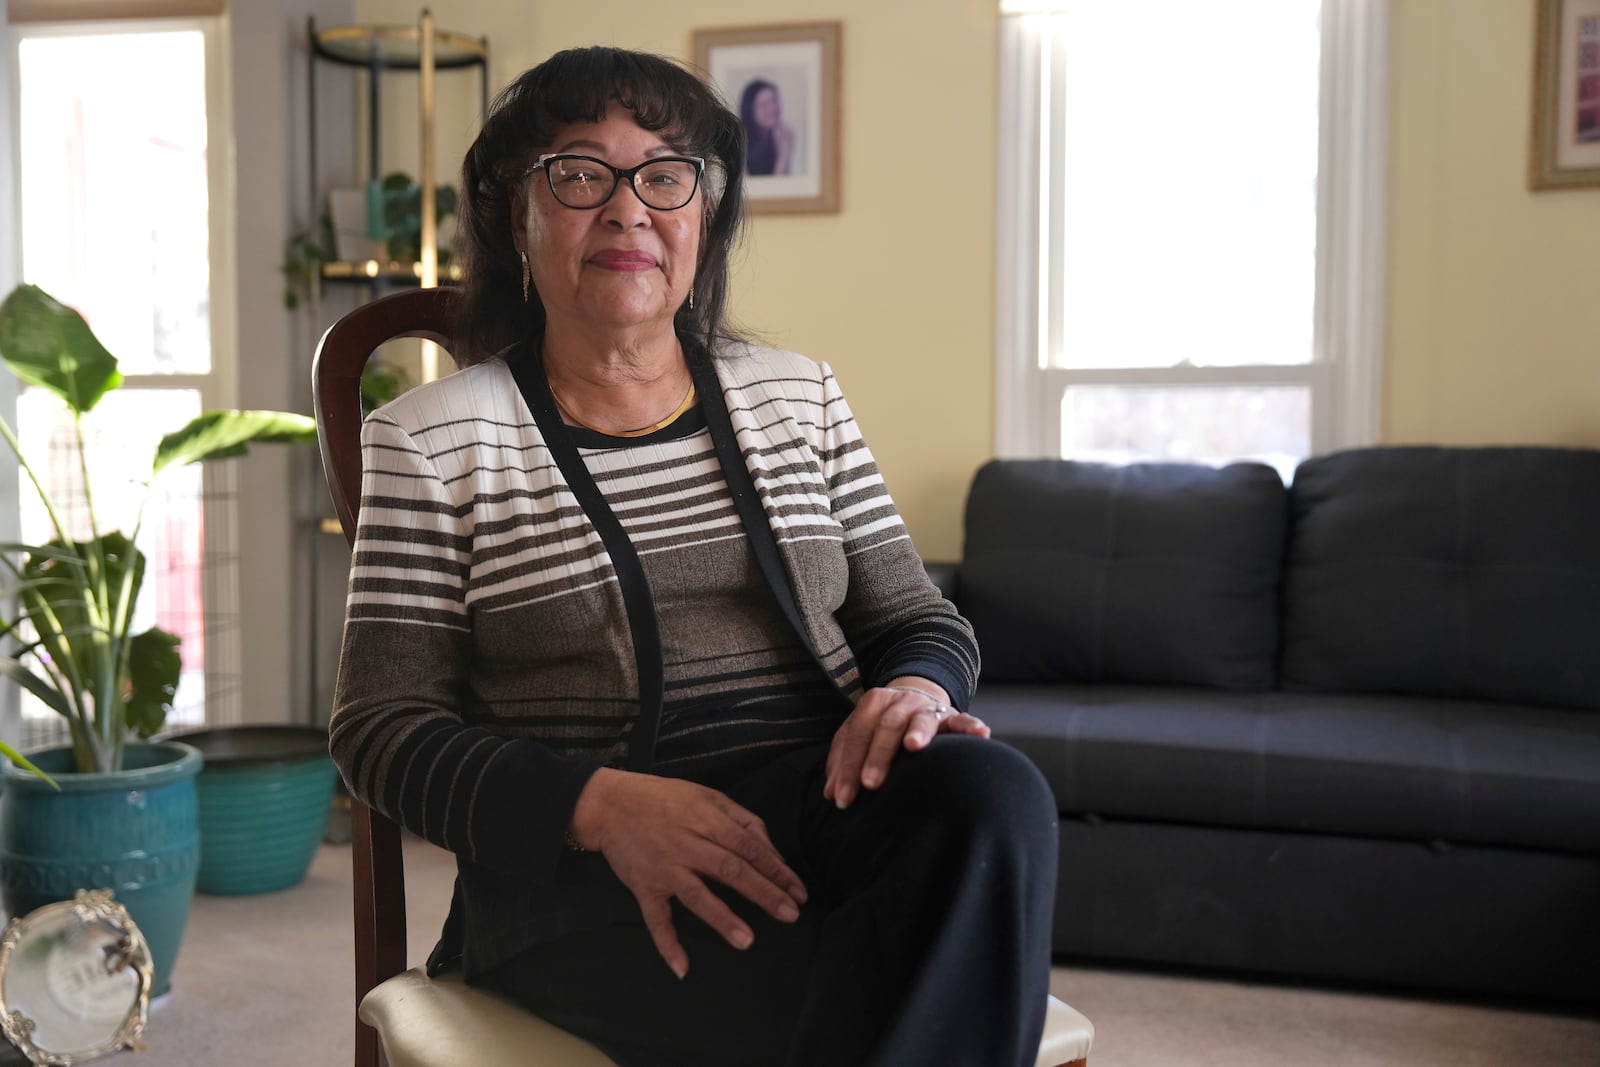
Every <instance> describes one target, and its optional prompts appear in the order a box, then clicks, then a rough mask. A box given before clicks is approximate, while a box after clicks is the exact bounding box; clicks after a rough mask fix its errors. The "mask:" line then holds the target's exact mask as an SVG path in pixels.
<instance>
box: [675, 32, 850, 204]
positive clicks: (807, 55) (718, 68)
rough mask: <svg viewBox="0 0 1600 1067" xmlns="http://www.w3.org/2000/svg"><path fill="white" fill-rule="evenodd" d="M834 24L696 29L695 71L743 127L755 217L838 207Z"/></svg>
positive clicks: (837, 42) (837, 41)
mask: <svg viewBox="0 0 1600 1067" xmlns="http://www.w3.org/2000/svg"><path fill="white" fill-rule="evenodd" d="M843 36H844V30H843V24H842V23H840V22H795V23H784V24H778V25H770V26H737V27H722V28H713V29H697V30H694V31H693V33H692V40H693V53H694V62H695V66H696V67H697V68H698V69H699V72H700V75H701V77H702V78H704V79H705V80H706V82H707V83H708V84H710V85H711V86H712V87H713V88H714V89H716V90H717V91H718V92H719V93H720V94H721V95H722V98H723V100H724V101H725V102H726V103H727V104H728V107H729V108H730V109H731V110H732V111H733V112H734V113H735V114H737V115H738V116H739V118H740V121H741V122H743V123H744V124H745V129H746V132H747V135H748V147H747V152H746V160H745V162H746V166H745V186H744V187H745V201H746V203H747V204H748V205H749V209H750V211H751V212H752V213H754V214H758V215H760V214H792V213H810V214H833V213H837V212H838V211H839V210H840V209H841V204H840V199H841V198H840V190H839V185H840V180H839V176H840V158H839V125H840V103H839V101H840V50H841V41H842V38H843Z"/></svg>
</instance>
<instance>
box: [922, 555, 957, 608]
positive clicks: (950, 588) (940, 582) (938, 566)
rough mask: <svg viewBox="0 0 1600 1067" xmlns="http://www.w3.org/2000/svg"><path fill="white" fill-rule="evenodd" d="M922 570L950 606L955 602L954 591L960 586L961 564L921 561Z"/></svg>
mask: <svg viewBox="0 0 1600 1067" xmlns="http://www.w3.org/2000/svg"><path fill="white" fill-rule="evenodd" d="M922 569H923V570H925V571H927V572H928V577H929V578H930V579H931V580H932V581H933V584H934V585H935V586H936V587H937V588H938V590H939V592H940V593H942V594H943V595H944V598H945V599H946V600H948V601H950V602H951V603H952V604H953V603H955V601H956V590H957V588H958V587H959V585H960V578H961V564H959V563H945V562H941V561H938V560H923V561H922Z"/></svg>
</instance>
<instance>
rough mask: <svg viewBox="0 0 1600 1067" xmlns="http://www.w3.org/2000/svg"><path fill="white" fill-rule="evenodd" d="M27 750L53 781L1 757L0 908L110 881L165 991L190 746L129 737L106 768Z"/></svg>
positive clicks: (190, 804) (183, 843)
mask: <svg viewBox="0 0 1600 1067" xmlns="http://www.w3.org/2000/svg"><path fill="white" fill-rule="evenodd" d="M28 758H29V759H31V760H32V761H33V762H34V763H36V764H38V765H39V767H40V769H42V770H43V771H44V772H45V773H47V774H49V775H50V776H51V777H52V778H54V779H55V780H56V782H57V783H59V784H60V786H61V791H60V792H59V793H58V792H56V791H55V790H53V789H51V788H50V787H49V786H48V785H46V784H45V783H43V782H41V781H40V780H39V779H37V778H35V777H34V776H33V775H31V774H29V773H28V772H27V771H22V770H18V769H17V768H15V767H13V766H11V765H10V764H9V763H5V764H4V767H3V769H0V776H3V777H4V780H5V798H4V803H3V804H0V897H3V900H4V903H5V909H6V913H7V914H8V915H12V916H17V915H25V914H27V913H28V912H30V911H33V910H34V909H35V908H41V907H43V906H44V905H46V904H54V903H56V902H57V901H62V900H71V899H72V894H73V893H74V892H76V891H77V890H79V889H110V890H112V891H113V892H115V893H116V897H117V900H118V901H120V902H121V903H122V904H123V905H124V906H125V907H126V908H127V909H128V914H129V915H131V916H132V917H133V921H134V922H136V923H138V924H139V929H140V930H141V931H142V932H143V933H144V936H145V940H146V941H148V942H149V943H150V956H151V960H152V962H153V963H154V964H155V986H154V987H153V989H152V993H153V994H154V995H157V996H159V995H160V994H162V993H165V992H166V991H167V989H168V988H170V986H171V983H172V967H173V964H174V963H175V962H176V961H177V958H178V944H179V942H180V941H182V940H183V928H184V925H185V924H186V923H187V922H188V921H189V902H190V900H191V899H192V898H193V897H194V883H195V875H196V874H197V872H198V871H199V869H200V821H199V811H198V805H197V803H196V794H195V777H196V775H198V774H199V773H200V764H201V757H200V753H199V752H197V751H195V750H194V749H192V748H190V747H189V746H187V745H182V744H176V743H173V742H170V741H169V742H153V743H143V744H141V743H130V744H129V745H128V746H127V750H126V752H125V755H124V759H123V769H122V770H121V771H117V772H115V773H113V774H77V773H74V772H73V770H72V767H73V762H72V751H71V750H70V749H68V748H55V749H47V750H45V751H43V752H38V753H29V754H28Z"/></svg>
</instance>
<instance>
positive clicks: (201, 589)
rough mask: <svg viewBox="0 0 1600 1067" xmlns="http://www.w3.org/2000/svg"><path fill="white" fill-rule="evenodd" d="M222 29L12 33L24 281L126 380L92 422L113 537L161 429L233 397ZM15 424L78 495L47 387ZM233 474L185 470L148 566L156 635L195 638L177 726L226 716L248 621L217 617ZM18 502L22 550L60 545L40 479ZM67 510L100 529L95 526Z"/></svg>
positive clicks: (42, 715)
mask: <svg viewBox="0 0 1600 1067" xmlns="http://www.w3.org/2000/svg"><path fill="white" fill-rule="evenodd" d="M212 25H213V24H212V23H210V22H207V21H204V20H185V21H181V22H140V23H121V24H103V25H98V26H86V25H84V24H81V23H80V24H73V25H63V26H59V27H49V26H29V27H26V28H23V29H21V30H19V31H18V33H17V35H16V36H15V38H14V40H15V42H16V44H15V48H16V51H15V53H14V58H15V62H16V69H17V82H16V84H17V87H18V88H17V97H16V100H17V104H16V106H17V112H18V121H17V128H18V130H19V139H18V143H19V146H20V152H19V157H18V158H19V171H20V183H19V187H18V196H19V199H20V201H21V204H20V212H19V217H20V218H21V220H22V226H21V232H22V242H21V277H22V278H23V279H24V280H25V281H28V282H31V283H33V284H35V285H38V286H40V287H41V288H43V289H45V290H46V291H47V292H49V293H50V294H51V295H53V296H55V297H56V298H57V299H60V300H62V301H63V302H65V303H68V304H70V305H72V306H74V307H76V308H77V309H78V310H79V311H80V312H82V313H83V315H84V317H85V318H86V319H87V320H88V322H89V324H90V326H91V327H92V328H93V329H94V331H95V333H96V334H97V335H98V336H99V337H100V339H101V341H102V342H104V343H105V345H106V347H107V348H108V349H110V350H111V352H112V353H113V354H115V355H116V357H117V359H118V361H119V364H120V367H121V370H122V372H123V374H124V376H125V379H126V380H125V383H124V385H123V387H122V388H121V389H119V390H118V391H117V392H115V393H112V394H111V395H110V396H108V397H106V398H105V400H103V401H102V402H101V403H100V404H99V405H98V406H97V407H96V409H95V410H94V411H93V412H92V413H91V414H90V416H89V417H88V418H87V419H86V420H85V436H86V443H87V446H88V450H89V456H90V470H91V471H92V472H93V479H92V481H93V484H92V489H93V491H94V494H95V510H96V514H97V516H98V517H99V518H100V519H101V523H102V526H103V527H107V528H109V527H113V526H117V527H121V528H123V529H127V528H129V527H130V526H131V523H132V520H133V516H132V513H131V512H132V507H133V502H134V501H135V500H136V499H137V494H136V493H135V492H133V491H132V490H133V489H134V488H135V486H136V485H137V484H138V483H140V482H142V481H143V480H144V479H145V478H147V477H148V474H149V462H150V459H151V457H152V456H153V455H154V454H155V447H156V443H157V441H158V440H159V439H160V437H161V436H162V435H163V434H165V433H168V432H170V431H172V430H175V429H177V428H178V427H180V426H182V425H183V424H184V423H185V422H187V421H188V420H189V419H190V418H192V417H194V416H195V415H197V414H199V413H200V411H201V410H202V409H203V408H208V407H217V406H223V405H225V403H226V401H227V400H228V397H227V396H226V395H225V391H224V385H223V375H222V373H221V372H222V371H223V370H224V369H226V368H227V367H228V366H229V361H228V360H225V359H219V358H217V356H218V354H217V352H216V350H215V347H214V344H213V338H214V337H215V336H219V331H218V330H217V329H215V328H214V326H215V325H216V324H215V322H214V320H215V319H216V318H217V315H216V314H215V313H214V307H213V296H212V294H213V292H214V291H215V290H214V287H213V285H212V280H211V276H212V265H213V261H214V258H215V257H214V255H213V249H212V240H211V229H212V227H211V212H210V204H211V203H212V201H213V199H214V197H213V190H214V189H215V188H217V185H216V182H217V175H216V174H215V173H214V169H213V167H212V166H211V165H210V163H209V157H208V145H209V143H210V142H211V140H212V131H211V129H210V126H211V123H210V122H209V121H208V120H209V118H210V116H211V115H212V114H214V113H215V108H214V107H208V100H209V99H210V98H213V97H214V92H213V91H212V90H211V86H212V85H213V84H214V83H215V80H214V79H213V78H211V77H210V76H209V73H210V68H211V67H212V66H213V64H212V63H211V62H209V60H210V58H211V57H212V56H214V51H213V36H214V35H213V32H212V29H211V27H212ZM17 426H18V432H19V435H20V437H21V440H22V443H23V448H24V450H25V451H27V452H28V454H29V455H30V456H45V457H46V459H45V460H44V461H43V462H40V461H38V460H35V466H36V467H37V468H39V473H40V475H41V477H42V478H43V479H44V480H45V481H46V482H47V483H48V484H49V486H50V487H51V489H52V492H53V493H54V495H55V496H56V498H57V499H70V497H69V495H68V494H69V491H70V489H71V487H72V485H73V484H74V483H81V478H82V476H81V472H80V471H79V469H78V467H77V464H76V461H75V452H74V451H73V445H72V441H71V436H70V435H71V422H70V418H69V417H68V415H67V413H66V411H65V409H64V408H63V407H62V406H61V405H60V403H59V402H58V401H57V400H56V399H55V397H53V396H51V395H50V394H49V393H47V392H44V391H42V390H24V391H23V392H22V394H21V395H20V396H19V398H18V401H17ZM230 477H231V472H225V471H218V472H212V471H207V472H202V471H201V469H200V468H185V469H183V470H181V471H177V472H173V474H171V475H170V476H169V477H166V478H164V479H163V481H162V483H161V489H160V491H159V495H158V497H157V498H155V499H153V500H152V501H151V502H150V508H149V511H148V512H147V517H146V522H145V526H144V531H143V534H142V535H141V544H140V547H141V548H142V549H143V551H144V552H145V554H146V556H147V558H148V561H149V562H148V565H147V574H146V578H145V586H144V590H143V593H142V595H141V596H140V599H139V612H140V614H141V615H143V616H144V618H142V619H139V620H136V623H135V625H136V628H141V627H142V626H147V625H159V626H161V627H163V628H164V629H167V630H170V631H171V632H173V633H175V634H177V635H178V636H179V637H181V638H182V640H183V644H182V654H183V666H184V673H183V678H182V681H181V684H180V686H179V689H178V695H177V699H176V701H175V703H174V710H173V714H172V715H171V716H170V717H169V720H168V721H169V723H170V724H172V725H183V724H193V723H198V722H201V721H203V719H204V718H205V717H206V716H207V715H208V714H209V716H210V717H211V718H213V719H216V718H219V717H220V718H223V719H226V718H227V717H228V711H227V700H226V698H227V695H228V694H227V690H228V689H229V685H228V681H229V680H230V675H229V673H228V672H231V671H236V669H237V668H236V666H235V664H236V663H237V655H238V648H237V643H238V634H237V626H236V617H235V620H234V621H235V625H229V617H228V616H227V615H226V614H219V613H218V612H217V611H215V610H213V611H210V612H207V611H205V610H204V609H205V607H206V606H207V605H208V603H210V602H212V601H217V602H219V603H221V602H225V601H228V600H231V599H232V597H231V596H230V595H229V593H228V590H229V588H230V586H229V585H228V582H227V578H228V575H227V574H224V573H222V570H219V568H222V569H226V568H227V567H231V566H232V563H231V543H230V542H231V538H230V537H229V536H228V535H229V534H231V532H232V531H231V522H230V521H229V520H230V518H231V514H230V509H229V508H228V507H227V505H228V504H229V503H230V502H231V496H230V490H229V489H228V487H227V485H226V482H227V480H228V479H229V478H230ZM20 504H21V530H22V536H23V540H24V541H26V542H29V543H40V542H42V541H44V540H48V539H49V537H50V534H49V533H48V529H49V527H48V523H47V521H46V519H45V516H44V514H43V508H42V507H41V506H40V504H39V501H38V498H37V496H36V495H35V494H34V493H33V491H32V488H31V486H27V485H24V486H23V487H22V488H21V497H20ZM63 518H64V519H65V521H67V522H68V523H69V524H75V525H76V526H77V528H76V529H75V530H74V531H73V532H74V535H75V536H80V537H86V536H88V530H87V519H86V516H84V515H71V514H68V515H64V516H63ZM212 606H213V607H215V606H217V605H215V604H213V605H212ZM225 668H226V670H225ZM22 714H23V725H24V730H23V740H24V742H25V743H29V744H32V743H42V742H45V741H49V740H54V739H55V733H56V732H58V728H59V726H60V725H61V724H60V723H59V721H58V718H57V716H55V715H54V714H53V713H50V712H49V711H48V710H47V709H45V708H44V707H43V706H42V705H39V704H37V703H35V702H33V701H32V700H31V698H29V699H25V700H24V702H23V706H22Z"/></svg>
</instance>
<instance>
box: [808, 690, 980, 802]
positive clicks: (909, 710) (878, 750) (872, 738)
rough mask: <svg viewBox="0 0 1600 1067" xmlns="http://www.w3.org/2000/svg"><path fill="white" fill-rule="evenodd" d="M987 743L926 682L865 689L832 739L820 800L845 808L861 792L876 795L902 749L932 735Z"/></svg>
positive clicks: (975, 724) (923, 744)
mask: <svg viewBox="0 0 1600 1067" xmlns="http://www.w3.org/2000/svg"><path fill="white" fill-rule="evenodd" d="M941 733H945V734H971V735H972V736H974V737H988V736H989V727H987V726H985V725H984V724H983V721H982V720H981V719H977V718H975V717H973V716H971V715H968V714H966V713H965V712H960V711H957V710H956V709H955V708H952V707H951V706H950V697H949V695H948V694H947V693H945V691H944V690H943V689H942V688H940V687H939V686H937V685H935V684H934V683H932V682H930V681H928V680H927V679H926V678H917V677H902V678H895V679H893V680H891V681H890V682H888V683H887V684H885V685H883V686H880V687H879V688H877V689H869V690H867V691H866V693H865V694H863V695H862V697H861V700H860V702H858V703H857V704H856V707H855V710H854V711H852V712H851V713H850V717H849V718H847V719H845V721H844V724H843V725H842V726H840V727H839V730H838V732H837V733H835V734H834V735H833V745H832V746H831V747H830V748H829V749H828V765H827V772H828V780H827V783H826V784H825V785H824V786H823V787H822V795H823V796H824V797H826V798H827V799H829V800H831V801H833V802H834V803H835V804H837V805H838V806H839V807H840V808H847V807H849V806H850V803H851V802H852V801H853V800H855V798H856V796H857V793H858V791H859V790H861V789H876V788H878V787H879V786H880V785H882V784H883V783H884V780H885V779H886V778H888V777H889V764H890V763H891V762H892V761H893V760H894V757H895V754H896V753H898V752H899V751H900V750H901V749H902V748H904V749H906V750H907V751H908V752H916V751H918V750H919V749H924V748H927V747H928V743H929V742H931V741H932V740H933V738H934V735H936V734H941Z"/></svg>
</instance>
